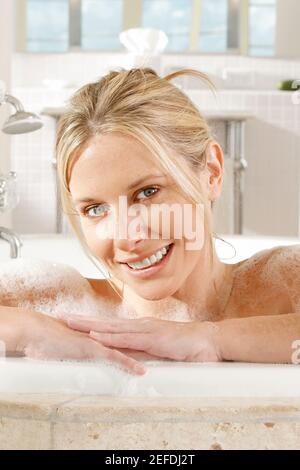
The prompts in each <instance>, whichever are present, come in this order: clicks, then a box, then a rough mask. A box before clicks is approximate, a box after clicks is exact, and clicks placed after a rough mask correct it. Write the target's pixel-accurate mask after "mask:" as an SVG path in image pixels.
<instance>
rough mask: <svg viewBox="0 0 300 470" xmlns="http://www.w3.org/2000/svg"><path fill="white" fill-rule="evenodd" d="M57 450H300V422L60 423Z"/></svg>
mask: <svg viewBox="0 0 300 470" xmlns="http://www.w3.org/2000/svg"><path fill="white" fill-rule="evenodd" d="M53 432H54V434H53V437H54V439H53V442H54V448H55V449H60V450H62V449H90V450H92V449H106V450H128V449H131V450H137V449H145V450H147V449H148V450H149V449H150V450H151V449H153V450H163V449H187V450H193V449H195V450H202V449H210V450H221V449H224V450H226V449H227V450H228V449H252V450H254V449H257V450H263V449H270V450H272V449H273V450H275V449H300V425H299V423H275V424H274V425H273V426H272V425H270V423H267V424H263V423H246V424H245V423H218V424H216V423H214V424H213V423H201V422H186V423H178V422H173V423H130V424H124V423H122V424H120V423H119V424H117V423H114V424H103V423H102V424H101V423H57V424H56V425H55V426H54V430H53Z"/></svg>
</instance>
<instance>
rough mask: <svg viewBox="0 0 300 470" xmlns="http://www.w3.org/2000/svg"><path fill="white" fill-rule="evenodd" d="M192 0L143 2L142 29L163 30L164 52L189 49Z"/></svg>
mask: <svg viewBox="0 0 300 470" xmlns="http://www.w3.org/2000/svg"><path fill="white" fill-rule="evenodd" d="M192 6H193V0H143V8H142V27H144V28H155V29H161V30H163V31H164V32H165V33H166V34H167V36H168V38H169V42H168V45H167V48H166V51H176V52H182V51H186V50H188V49H189V44H190V29H191V21H192Z"/></svg>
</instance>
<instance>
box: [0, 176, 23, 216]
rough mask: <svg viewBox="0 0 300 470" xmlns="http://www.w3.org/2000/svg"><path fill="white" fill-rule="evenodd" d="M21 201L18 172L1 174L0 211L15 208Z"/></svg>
mask: <svg viewBox="0 0 300 470" xmlns="http://www.w3.org/2000/svg"><path fill="white" fill-rule="evenodd" d="M19 201H20V195H19V193H18V190H17V173H16V172H15V171H10V172H9V174H8V175H0V212H5V211H7V210H11V209H14V208H15V207H16V206H17V205H18V203H19Z"/></svg>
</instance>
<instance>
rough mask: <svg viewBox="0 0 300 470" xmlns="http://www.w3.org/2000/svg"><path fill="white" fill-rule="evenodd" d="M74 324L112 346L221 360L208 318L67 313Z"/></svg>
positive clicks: (192, 359) (194, 359)
mask: <svg viewBox="0 0 300 470" xmlns="http://www.w3.org/2000/svg"><path fill="white" fill-rule="evenodd" d="M63 318H64V320H65V321H66V323H67V325H68V326H69V327H70V328H73V329H75V330H80V331H84V332H86V333H89V335H90V337H91V338H93V339H95V340H97V341H99V342H101V344H103V345H105V346H107V347H111V348H130V349H136V350H138V351H145V352H147V353H149V354H151V355H153V356H156V357H160V358H165V359H173V360H175V361H190V362H218V361H221V360H222V358H221V353H220V350H219V348H218V345H217V336H216V332H217V330H218V326H217V324H216V323H212V322H208V321H191V322H177V321H169V320H160V319H156V318H153V317H144V318H139V319H137V320H132V319H109V320H107V319H105V320H101V319H99V318H95V317H84V316H77V315H76V316H75V315H73V316H64V317H63Z"/></svg>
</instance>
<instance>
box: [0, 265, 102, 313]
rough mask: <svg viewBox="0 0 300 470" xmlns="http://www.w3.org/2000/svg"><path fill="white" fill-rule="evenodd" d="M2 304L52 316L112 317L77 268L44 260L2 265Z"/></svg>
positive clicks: (0, 281)
mask: <svg viewBox="0 0 300 470" xmlns="http://www.w3.org/2000/svg"><path fill="white" fill-rule="evenodd" d="M0 302H1V304H2V305H8V306H15V307H20V308H25V309H33V310H36V311H38V312H41V313H45V314H48V315H50V316H53V317H55V316H56V314H58V313H70V314H80V315H95V316H98V315H99V316H103V315H105V316H108V315H109V312H108V311H107V305H106V303H105V302H104V301H103V300H102V299H99V297H97V295H96V294H95V292H94V290H93V289H92V287H91V285H90V283H89V282H88V281H87V280H86V279H85V278H84V277H83V276H82V275H81V274H80V273H79V272H78V271H77V270H76V269H74V268H73V267H71V266H68V265H66V264H63V263H53V262H50V261H47V260H43V259H32V258H20V259H19V258H18V259H12V260H9V261H7V262H5V263H1V264H0Z"/></svg>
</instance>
